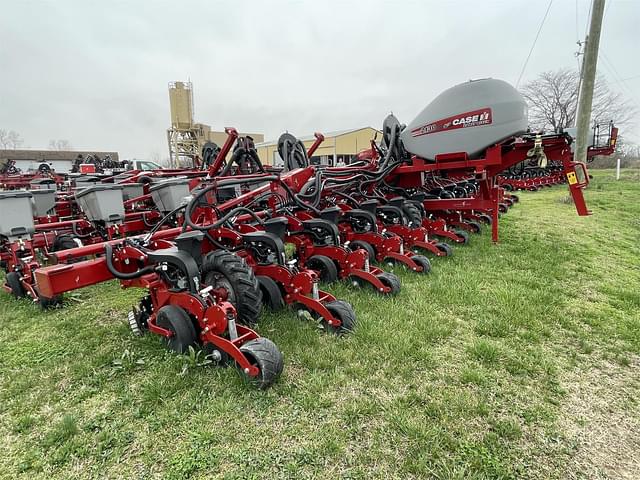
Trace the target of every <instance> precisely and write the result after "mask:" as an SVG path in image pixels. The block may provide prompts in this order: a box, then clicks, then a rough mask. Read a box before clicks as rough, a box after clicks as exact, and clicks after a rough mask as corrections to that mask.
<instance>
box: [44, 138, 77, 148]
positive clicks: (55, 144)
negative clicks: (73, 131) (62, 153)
mask: <svg viewBox="0 0 640 480" xmlns="http://www.w3.org/2000/svg"><path fill="white" fill-rule="evenodd" d="M49 150H73V147H72V146H71V143H70V142H69V140H49Z"/></svg>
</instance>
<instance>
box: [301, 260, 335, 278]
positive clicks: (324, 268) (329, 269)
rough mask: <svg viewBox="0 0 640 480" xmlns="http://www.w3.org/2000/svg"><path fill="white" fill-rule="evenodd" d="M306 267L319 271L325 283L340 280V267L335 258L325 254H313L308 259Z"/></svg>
mask: <svg viewBox="0 0 640 480" xmlns="http://www.w3.org/2000/svg"><path fill="white" fill-rule="evenodd" d="M305 267H307V268H310V269H311V270H315V271H317V272H318V275H319V277H320V281H321V282H323V283H333V282H335V281H336V280H338V267H336V264H335V263H333V260H331V259H330V258H329V257H326V256H324V255H312V256H311V257H309V259H308V260H307V261H306V263H305Z"/></svg>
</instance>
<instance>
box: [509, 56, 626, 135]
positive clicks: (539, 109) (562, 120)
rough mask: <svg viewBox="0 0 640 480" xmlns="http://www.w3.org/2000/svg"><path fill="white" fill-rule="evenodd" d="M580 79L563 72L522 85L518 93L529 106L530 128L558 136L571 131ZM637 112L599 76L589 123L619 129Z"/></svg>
mask: <svg viewBox="0 0 640 480" xmlns="http://www.w3.org/2000/svg"><path fill="white" fill-rule="evenodd" d="M579 83H580V75H579V74H578V72H576V71H575V70H572V69H569V68H564V69H560V70H555V71H548V72H543V73H541V74H540V75H539V76H538V78H536V79H535V80H532V81H531V82H529V83H527V84H525V85H524V86H523V87H522V89H521V93H522V95H523V96H524V98H525V100H526V101H527V104H528V105H529V123H530V125H531V127H532V128H534V129H540V130H553V131H554V132H560V131H562V130H564V129H565V128H567V127H573V126H574V125H575V120H576V110H577V107H578V89H579ZM635 114H636V109H635V108H634V107H633V106H632V105H631V104H630V103H629V102H628V101H627V100H626V99H625V98H624V96H623V95H622V94H621V93H618V92H614V91H612V90H611V89H610V88H609V86H608V84H607V82H606V80H605V78H604V77H603V76H602V75H599V76H598V78H597V79H596V86H595V90H594V92H593V107H592V114H591V117H592V120H593V121H594V122H608V121H610V120H613V121H614V123H615V124H616V125H618V126H624V125H629V124H630V123H632V121H633V118H634V116H635Z"/></svg>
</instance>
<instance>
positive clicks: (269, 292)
mask: <svg viewBox="0 0 640 480" xmlns="http://www.w3.org/2000/svg"><path fill="white" fill-rule="evenodd" d="M256 278H257V279H258V283H259V284H260V290H262V303H263V304H264V305H266V306H267V307H269V309H270V310H273V311H274V312H275V311H277V310H282V309H283V308H284V307H285V303H284V298H283V297H282V290H280V287H279V286H278V283H277V282H276V281H275V280H274V279H273V278H271V277H266V276H264V275H258V276H257V277H256Z"/></svg>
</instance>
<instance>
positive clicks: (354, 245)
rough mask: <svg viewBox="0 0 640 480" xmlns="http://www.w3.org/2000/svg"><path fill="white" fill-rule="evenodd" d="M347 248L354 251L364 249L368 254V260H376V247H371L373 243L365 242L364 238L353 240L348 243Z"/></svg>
mask: <svg viewBox="0 0 640 480" xmlns="http://www.w3.org/2000/svg"><path fill="white" fill-rule="evenodd" d="M349 248H350V249H351V250H352V251H354V252H355V251H356V250H365V251H366V252H367V253H368V254H369V261H370V262H375V261H376V249H375V248H373V245H371V244H370V243H369V242H365V241H364V240H354V241H352V242H351V243H349Z"/></svg>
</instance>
